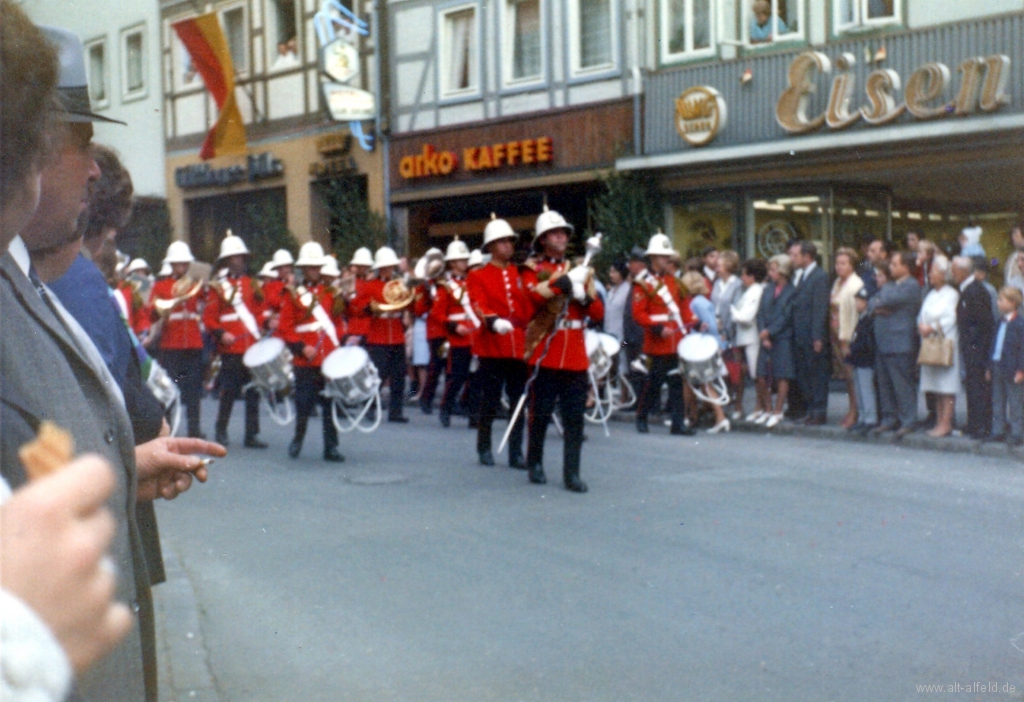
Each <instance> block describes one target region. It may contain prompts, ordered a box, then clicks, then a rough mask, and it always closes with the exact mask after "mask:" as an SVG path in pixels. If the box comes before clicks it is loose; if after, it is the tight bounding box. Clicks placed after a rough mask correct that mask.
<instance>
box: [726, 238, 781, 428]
mask: <svg viewBox="0 0 1024 702" xmlns="http://www.w3.org/2000/svg"><path fill="white" fill-rule="evenodd" d="M767 277H768V266H767V265H765V262H764V261H762V260H761V259H759V258H752V259H750V260H749V261H747V262H745V263H744V264H743V270H742V272H741V273H740V281H741V282H742V285H743V290H742V292H741V294H740V297H739V299H738V300H737V301H736V303H735V304H734V305H732V306H731V307H730V309H729V316H730V318H731V319H732V321H733V324H734V325H735V327H736V334H735V337H734V340H733V343H734V344H735V347H736V350H737V351H738V352H739V354H740V357H741V359H743V361H744V362H745V363H744V364H745V366H746V371H747V373H748V374H749V375H750V378H751V380H755V381H756V379H757V352H758V350H759V349H760V348H761V339H760V337H758V329H757V310H758V309H759V308H760V307H761V293H762V292H763V290H764V285H763V283H764V279H765V278H767ZM745 385H746V383H744V382H742V380H741V382H739V383H737V385H736V408H737V409H739V410H742V409H743V388H744V386H745ZM770 410H771V408H770V407H768V406H767V405H762V404H761V398H760V396H758V398H757V405H756V406H755V407H754V411H753V412H751V413H750V414H749V415H747V421H748V422H754V421H757V420H758V419H760V418H761V417H762V416H765V415H767V414H769V413H770ZM765 421H767V420H765Z"/></svg>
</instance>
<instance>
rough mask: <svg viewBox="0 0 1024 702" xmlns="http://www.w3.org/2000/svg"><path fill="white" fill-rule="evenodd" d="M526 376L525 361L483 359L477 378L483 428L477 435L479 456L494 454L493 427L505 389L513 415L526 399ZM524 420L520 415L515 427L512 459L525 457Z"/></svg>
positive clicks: (510, 445) (510, 456)
mask: <svg viewBox="0 0 1024 702" xmlns="http://www.w3.org/2000/svg"><path fill="white" fill-rule="evenodd" d="M527 373H528V369H527V366H526V362H525V361H520V360H518V359H514V358H481V359H480V369H479V370H478V371H477V375H479V376H480V426H479V427H478V428H477V433H476V450H477V453H482V452H483V451H490V450H491V425H493V424H494V415H495V414H497V412H498V405H499V404H500V403H501V391H502V389H504V390H505V393H506V394H507V395H508V401H509V404H510V405H511V407H510V409H509V411H510V412H514V411H515V408H516V405H517V404H518V403H519V398H520V397H522V395H523V388H525V387H526V377H527ZM525 416H526V413H525V412H522V413H520V415H519V418H518V419H517V420H516V423H515V424H514V425H513V427H512V433H511V435H510V436H509V444H508V455H509V458H512V457H517V456H522V455H523V428H524V426H525V424H526V422H525V420H524V417H525Z"/></svg>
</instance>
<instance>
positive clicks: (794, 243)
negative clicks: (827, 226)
mask: <svg viewBox="0 0 1024 702" xmlns="http://www.w3.org/2000/svg"><path fill="white" fill-rule="evenodd" d="M802 242H803V240H802V239H790V240H789V241H787V242H786V251H789V250H790V249H791V248H793V247H794V246H800V244H801V243H802Z"/></svg>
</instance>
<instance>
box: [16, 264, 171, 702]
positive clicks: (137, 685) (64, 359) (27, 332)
mask: <svg viewBox="0 0 1024 702" xmlns="http://www.w3.org/2000/svg"><path fill="white" fill-rule="evenodd" d="M44 419H49V420H51V421H53V422H56V423H57V424H59V425H60V426H62V427H64V428H65V429H67V430H69V431H70V432H71V433H72V435H73V436H74V439H75V452H76V453H77V454H81V453H87V452H88V453H98V454H100V455H101V456H103V457H104V458H106V459H107V460H108V461H110V463H111V464H112V465H113V466H114V468H115V473H116V474H117V479H118V480H117V487H116V489H115V491H114V494H113V495H112V496H111V498H110V502H109V507H110V510H111V512H112V513H113V514H114V517H115V520H116V522H117V530H116V533H115V535H114V540H113V542H112V544H111V555H112V557H113V558H114V560H115V561H116V563H117V566H118V570H119V575H120V577H119V578H118V587H117V598H118V599H119V600H121V601H122V602H125V603H127V604H128V605H129V606H131V607H132V608H133V609H135V611H136V613H137V617H138V624H137V626H136V627H134V629H133V630H132V632H131V633H130V634H129V635H128V636H127V637H126V638H125V640H124V641H123V642H122V643H121V644H120V645H119V646H118V647H117V648H116V649H115V650H114V651H113V652H112V653H111V654H110V655H108V656H107V657H106V658H104V659H103V660H101V661H100V662H99V663H97V664H96V665H95V666H93V668H92V669H91V670H89V671H88V672H87V673H86V674H85V675H83V676H82V677H81V678H80V679H79V680H78V682H77V685H76V689H75V693H74V695H73V699H83V700H89V701H90V702H115V701H116V702H120V701H122V700H123V701H124V702H140V701H141V700H149V699H152V700H155V699H156V665H155V663H156V650H155V637H154V629H153V603H152V599H151V592H150V589H149V578H148V574H147V573H146V566H145V560H144V556H143V552H142V549H141V544H140V540H139V534H138V530H137V528H136V523H135V494H136V475H135V449H134V441H133V436H132V429H131V424H130V422H129V420H128V415H127V413H126V412H125V410H124V407H123V405H122V404H121V402H120V400H119V399H118V398H117V397H116V396H115V395H114V394H113V393H112V392H111V390H110V388H108V387H107V386H106V385H105V384H104V382H103V381H102V380H101V376H100V375H99V373H97V372H96V370H95V369H94V367H93V366H92V365H91V364H90V362H89V360H88V357H87V356H86V355H85V354H84V352H83V350H82V348H81V347H80V346H79V342H78V341H77V340H76V339H74V338H73V337H72V336H71V335H70V333H69V332H68V330H67V329H66V327H65V326H64V325H63V323H62V322H61V321H60V320H59V319H58V318H57V317H56V315H55V314H54V313H53V312H52V311H51V310H50V308H49V307H47V305H46V304H45V303H44V302H43V300H42V298H41V297H40V296H39V294H38V293H37V292H36V290H35V288H34V287H33V285H32V283H31V282H30V281H29V280H28V278H26V277H25V275H24V274H23V273H22V271H21V269H20V268H19V267H18V264H17V263H16V262H15V261H14V259H13V258H12V257H11V255H10V254H9V253H5V254H3V256H0V471H2V472H3V474H4V477H5V478H7V480H8V482H10V483H11V486H12V487H14V488H16V487H17V486H18V485H20V484H22V483H23V482H24V481H25V476H24V474H23V472H22V469H21V467H20V463H19V461H18V459H17V451H18V448H19V447H20V446H21V445H22V444H24V443H25V442H27V441H29V440H31V439H32V438H33V437H34V436H35V431H36V429H37V427H38V425H39V423H40V422H41V421H42V420H44Z"/></svg>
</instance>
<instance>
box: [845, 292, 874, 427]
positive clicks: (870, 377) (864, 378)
mask: <svg viewBox="0 0 1024 702" xmlns="http://www.w3.org/2000/svg"><path fill="white" fill-rule="evenodd" d="M869 297H870V294H869V292H868V289H867V288H861V289H860V290H858V291H857V293H856V294H855V295H854V298H855V303H856V305H857V314H858V319H857V328H856V329H855V330H854V332H853V339H851V340H850V352H849V353H848V354H846V362H847V363H849V364H850V365H851V366H853V382H854V385H855V392H856V396H857V417H858V418H859V419H858V421H857V423H856V424H854V425H853V426H851V427H850V428H849V429H847V431H853V432H857V433H858V434H860V435H861V436H865V435H867V433H868V432H869V431H870V430H871V428H872V427H874V426H875V425H876V424H878V404H877V402H876V398H875V324H874V319H873V318H872V317H871V315H870V314H869V313H868V298H869Z"/></svg>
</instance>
